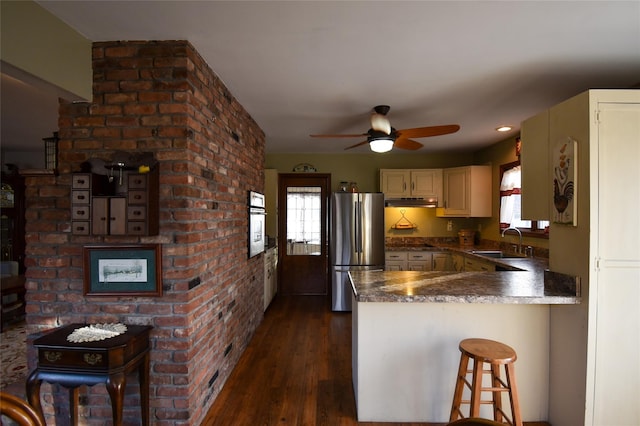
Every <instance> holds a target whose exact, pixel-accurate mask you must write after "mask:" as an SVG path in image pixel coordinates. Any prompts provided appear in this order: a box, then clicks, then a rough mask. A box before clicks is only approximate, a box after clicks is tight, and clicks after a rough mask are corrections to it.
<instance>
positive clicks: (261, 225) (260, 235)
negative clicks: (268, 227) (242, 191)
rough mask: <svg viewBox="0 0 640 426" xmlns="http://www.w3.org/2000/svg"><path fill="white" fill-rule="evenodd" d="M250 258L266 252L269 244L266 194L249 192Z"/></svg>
mask: <svg viewBox="0 0 640 426" xmlns="http://www.w3.org/2000/svg"><path fill="white" fill-rule="evenodd" d="M248 204H249V206H248V209H249V257H250V258H251V257H253V256H255V255H257V254H260V253H262V252H263V251H264V247H265V245H266V243H267V241H266V234H265V221H266V215H267V213H266V212H265V200H264V194H260V193H259V192H255V191H249V202H248Z"/></svg>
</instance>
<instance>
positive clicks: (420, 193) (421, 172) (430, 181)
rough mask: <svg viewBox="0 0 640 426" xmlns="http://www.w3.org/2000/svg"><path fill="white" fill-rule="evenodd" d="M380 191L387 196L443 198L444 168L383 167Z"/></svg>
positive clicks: (439, 199) (439, 203)
mask: <svg viewBox="0 0 640 426" xmlns="http://www.w3.org/2000/svg"><path fill="white" fill-rule="evenodd" d="M380 191H381V192H384V195H385V197H386V198H433V197H435V198H437V199H438V206H440V205H441V200H442V169H381V170H380Z"/></svg>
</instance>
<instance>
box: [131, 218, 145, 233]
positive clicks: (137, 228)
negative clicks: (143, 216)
mask: <svg viewBox="0 0 640 426" xmlns="http://www.w3.org/2000/svg"><path fill="white" fill-rule="evenodd" d="M146 233H147V222H144V221H140V222H128V223H127V234H128V235H146Z"/></svg>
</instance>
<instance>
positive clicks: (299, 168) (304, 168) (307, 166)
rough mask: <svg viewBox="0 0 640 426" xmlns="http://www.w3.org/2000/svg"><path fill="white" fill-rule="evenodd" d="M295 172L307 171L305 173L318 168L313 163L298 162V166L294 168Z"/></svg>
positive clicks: (312, 171)
mask: <svg viewBox="0 0 640 426" xmlns="http://www.w3.org/2000/svg"><path fill="white" fill-rule="evenodd" d="M293 171H294V172H305V173H314V172H317V170H316V168H315V167H313V166H312V165H311V164H309V163H300V164H296V166H295V167H294V168H293Z"/></svg>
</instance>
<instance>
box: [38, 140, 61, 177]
mask: <svg viewBox="0 0 640 426" xmlns="http://www.w3.org/2000/svg"><path fill="white" fill-rule="evenodd" d="M42 140H43V141H44V168H45V169H47V170H55V169H57V168H58V141H59V140H60V138H58V132H53V136H52V137H49V138H42Z"/></svg>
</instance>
